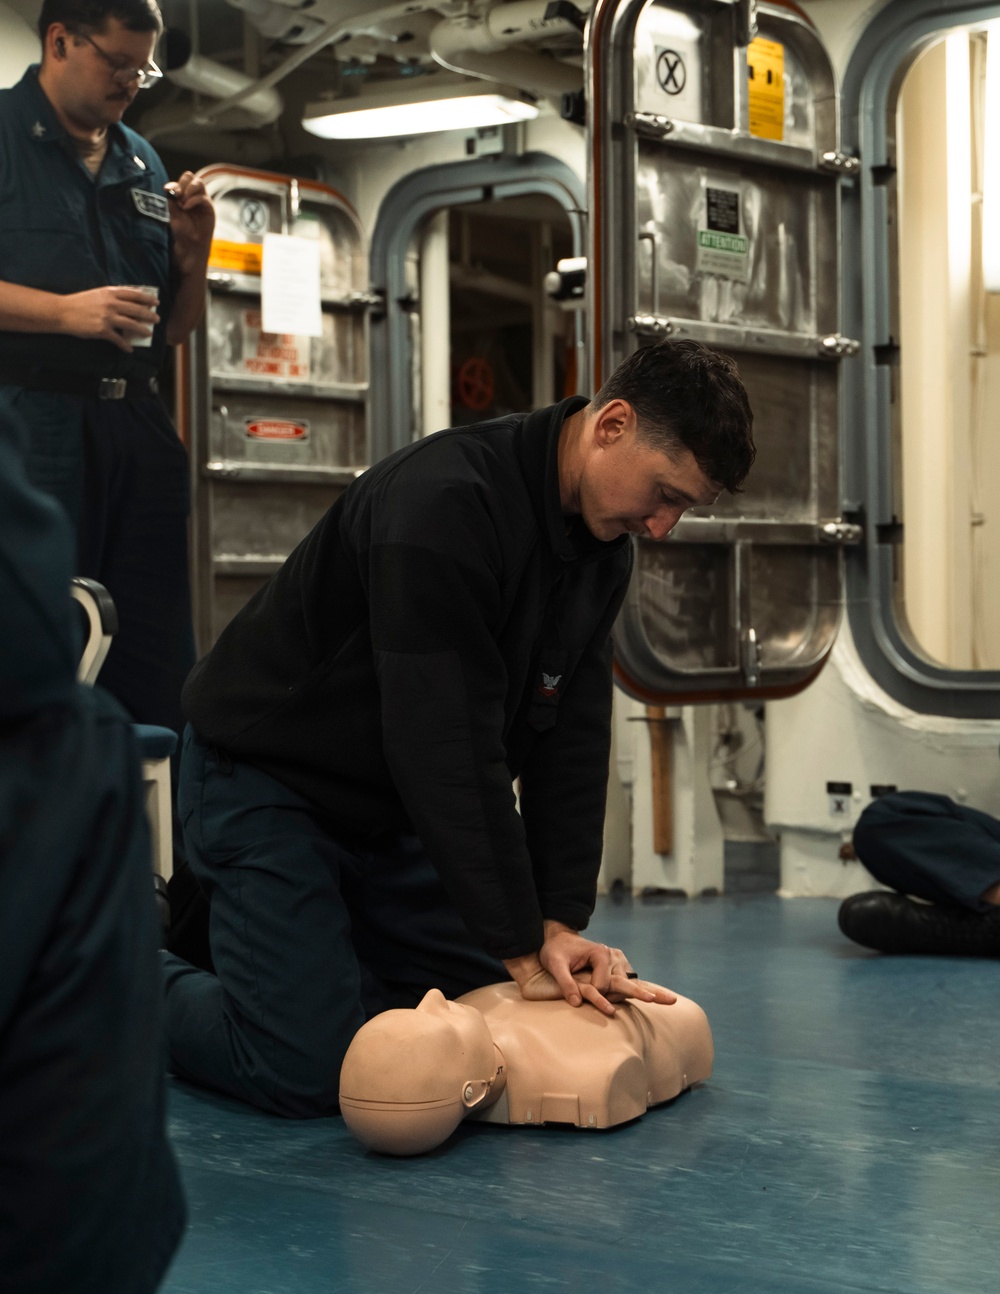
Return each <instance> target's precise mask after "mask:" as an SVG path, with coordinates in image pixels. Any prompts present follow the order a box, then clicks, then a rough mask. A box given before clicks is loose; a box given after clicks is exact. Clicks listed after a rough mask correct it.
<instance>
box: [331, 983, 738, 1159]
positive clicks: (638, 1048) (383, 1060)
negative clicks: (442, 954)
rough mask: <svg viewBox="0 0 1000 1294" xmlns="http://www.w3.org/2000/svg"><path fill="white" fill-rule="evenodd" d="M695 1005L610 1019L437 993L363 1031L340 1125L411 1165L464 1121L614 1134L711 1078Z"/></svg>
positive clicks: (353, 1051)
mask: <svg viewBox="0 0 1000 1294" xmlns="http://www.w3.org/2000/svg"><path fill="white" fill-rule="evenodd" d="M712 1059H713V1048H712V1033H711V1030H710V1029H709V1025H708V1020H707V1018H706V1016H705V1013H704V1011H702V1009H701V1007H700V1006H697V1005H696V1004H695V1003H694V1002H692V1001H690V1000H689V999H688V998H683V997H678V998H677V1001H676V1002H675V1003H674V1004H673V1005H671V1006H663V1005H660V1004H659V1003H646V1002H640V1001H637V1000H635V999H632V1000H630V1001H628V1002H625V1003H622V1004H621V1005H620V1006H619V1007H618V1009H617V1011H616V1012H615V1014H614V1015H613V1016H606V1015H602V1014H601V1013H600V1012H599V1011H597V1010H596V1009H594V1008H593V1007H591V1006H589V1005H587V1004H584V1005H583V1006H581V1007H573V1006H570V1005H569V1003H568V1002H566V1001H556V1002H527V1001H525V1000H524V999H523V998H522V997H521V995H520V991H519V989H518V987H517V985H516V984H513V983H505V984H493V985H490V986H489V987H487V988H481V989H476V990H475V991H474V992H472V993H466V994H465V995H464V996H463V997H461V998H458V999H457V1000H456V1001H454V1002H449V1001H447V1000H446V999H445V998H444V996H443V995H442V994H441V993H440V992H439V991H438V990H437V989H431V991H430V992H429V993H427V995H426V996H425V997H424V999H423V1001H422V1002H421V1003H420V1005H419V1006H418V1007H417V1008H416V1009H415V1010H396V1011H386V1012H384V1013H383V1014H382V1015H378V1016H375V1017H374V1019H372V1020H369V1022H368V1023H367V1024H366V1025H365V1026H364V1027H363V1028H362V1029H361V1030H360V1031H359V1032H358V1034H357V1035H356V1036H355V1038H354V1041H353V1042H352V1043H351V1046H350V1048H349V1049H348V1052H347V1056H346V1057H345V1060H344V1065H343V1069H342V1071H341V1077H340V1108H341V1112H342V1113H343V1116H344V1121H345V1122H346V1123H347V1126H348V1127H349V1128H350V1130H351V1131H352V1132H353V1133H354V1135H355V1136H356V1137H357V1138H358V1140H359V1141H361V1142H362V1143H363V1144H364V1145H366V1146H368V1147H369V1148H370V1149H372V1150H378V1151H381V1152H382V1153H384V1154H393V1155H415V1154H420V1153H421V1152H422V1151H426V1150H431V1149H433V1148H434V1147H435V1146H439V1145H440V1144H441V1142H442V1141H444V1140H445V1139H446V1138H447V1137H449V1136H450V1135H451V1133H452V1132H454V1130H455V1128H457V1127H458V1125H459V1123H460V1122H461V1121H462V1119H464V1118H466V1117H467V1116H469V1117H472V1118H475V1119H480V1120H482V1121H483V1122H487V1123H506V1124H532V1125H534V1124H544V1123H562V1124H574V1125H576V1126H577V1127H581V1128H610V1127H613V1126H615V1125H616V1124H619V1123H626V1122H628V1121H629V1120H630V1119H635V1118H638V1116H639V1115H641V1114H644V1113H645V1112H646V1110H647V1109H648V1108H649V1107H650V1106H653V1105H659V1104H660V1103H661V1102H663V1101H669V1100H671V1099H672V1098H673V1097H675V1096H677V1095H678V1094H679V1093H680V1092H682V1091H684V1089H685V1088H688V1087H690V1086H691V1085H692V1083H697V1082H700V1081H701V1080H703V1079H706V1078H708V1077H709V1075H710V1074H711V1072H712Z"/></svg>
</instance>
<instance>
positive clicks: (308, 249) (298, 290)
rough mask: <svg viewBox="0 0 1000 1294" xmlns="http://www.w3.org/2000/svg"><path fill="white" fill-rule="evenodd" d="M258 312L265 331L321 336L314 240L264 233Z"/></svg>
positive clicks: (316, 250) (317, 248)
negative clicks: (262, 318)
mask: <svg viewBox="0 0 1000 1294" xmlns="http://www.w3.org/2000/svg"><path fill="white" fill-rule="evenodd" d="M261 313H262V314H263V316H264V331H265V332H269V333H291V334H293V335H295V336H298V337H322V335H323V315H322V306H321V304H320V270H319V242H318V240H316V239H314V238H298V237H295V236H293V235H291V234H265V235H264V269H263V276H262V279H261Z"/></svg>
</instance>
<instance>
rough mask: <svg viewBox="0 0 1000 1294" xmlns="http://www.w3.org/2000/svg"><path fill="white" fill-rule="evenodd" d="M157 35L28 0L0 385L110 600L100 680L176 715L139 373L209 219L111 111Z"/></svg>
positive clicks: (161, 482)
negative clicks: (31, 49)
mask: <svg viewBox="0 0 1000 1294" xmlns="http://www.w3.org/2000/svg"><path fill="white" fill-rule="evenodd" d="M162 30H163V23H162V19H161V17H160V11H159V9H158V8H157V6H156V4H155V3H154V0H45V2H44V4H43V5H42V12H41V16H40V18H39V32H40V34H41V38H42V51H43V52H42V62H41V66H40V67H31V68H29V69H28V71H27V72H26V73H25V75H24V77H23V79H22V80H21V82H20V83H19V84H18V85H17V86H15V87H14V88H13V89H12V90H6V91H3V92H0V391H2V392H3V394H4V395H5V396H6V397H7V399H8V400H9V401H10V402H11V404H12V405H13V406H14V407H15V408H16V410H17V412H18V413H19V414H20V416H21V418H22V419H23V421H24V422H25V423H26V424H27V425H28V428H29V432H30V437H31V439H30V448H29V458H28V474H29V477H30V478H31V480H32V481H33V482H34V484H36V485H38V486H40V487H41V488H43V489H45V490H47V491H48V492H49V493H51V494H53V495H55V497H56V498H57V499H59V501H60V502H61V503H62V505H63V507H64V508H65V510H66V512H67V513H68V515H69V517H70V519H71V520H72V522H73V523H74V527H75V531H76V572H77V574H80V575H88V576H91V577H92V578H94V579H97V580H100V581H101V583H102V584H105V585H106V586H107V588H108V589H109V590H110V592H111V595H112V597H113V598H114V600H115V604H116V606H117V608H118V617H119V633H118V636H117V637H116V638H115V641H114V644H113V646H112V648H111V652H110V655H109V657H108V660H107V663H106V664H105V666H104V669H103V671H102V673H101V684H102V686H103V687H105V688H106V689H107V690H108V691H110V692H112V693H113V694H114V695H115V696H116V697H117V699H118V700H119V701H120V702H121V703H122V704H123V705H124V706H125V708H126V710H127V711H128V712H129V714H130V715H131V716H132V718H133V719H134V720H136V721H138V722H143V723H157V724H163V725H165V726H167V727H171V728H174V729H178V730H179V728H180V725H181V717H180V690H181V686H182V684H183V681H184V677H185V675H186V674H187V672H188V670H189V668H190V666H191V664H192V663H193V660H194V637H193V633H192V626H191V606H190V589H189V579H188V565H187V514H188V499H189V481H188V463H187V455H186V453H185V450H184V447H183V446H182V445H181V443H180V441H179V440H178V438H177V434H176V432H175V430H174V428H173V426H172V425H171V422H170V419H169V418H168V417H167V414H166V410H165V409H164V407H163V405H162V403H161V401H160V399H159V396H158V395H157V391H156V373H157V371H158V369H159V368H160V365H161V364H162V361H163V355H164V351H165V348H166V346H167V345H168V344H177V343H179V342H182V341H183V340H184V339H185V338H186V337H187V336H188V334H189V333H190V332H191V330H192V329H193V328H194V327H195V326H196V325H197V323H198V321H199V320H200V318H201V315H202V311H203V309H204V300H205V271H206V267H207V264H208V253H209V248H210V246H211V239H212V231H213V228H214V223H215V216H214V212H213V209H212V205H211V202H210V200H209V198H208V196H207V194H206V193H205V190H204V186H203V185H202V184H201V182H200V181H198V180H195V179H194V177H193V176H192V174H191V173H190V172H186V173H185V174H184V175H182V176H181V178H180V180H179V181H177V182H176V183H174V184H168V183H167V175H166V172H165V170H164V169H163V165H162V163H161V162H160V159H159V158H158V157H157V155H156V153H155V151H154V150H153V149H152V148H151V147H150V145H149V144H147V143H146V142H145V140H143V139H142V138H141V137H140V136H139V135H137V134H136V133H135V132H134V131H132V130H129V129H128V127H126V126H123V125H122V124H121V119H122V115H123V114H124V112H125V110H126V108H128V106H129V104H131V103H132V101H133V100H134V98H135V96H136V95H137V94H138V93H139V91H140V90H142V89H145V88H146V87H148V86H150V85H152V84H154V83H155V81H156V80H157V79H158V78H159V77H160V75H161V74H160V71H159V69H158V68H157V67H156V64H155V63H154V62H153V61H152V56H153V49H154V46H155V44H156V41H157V39H158V38H159V36H160V33H161V32H162Z"/></svg>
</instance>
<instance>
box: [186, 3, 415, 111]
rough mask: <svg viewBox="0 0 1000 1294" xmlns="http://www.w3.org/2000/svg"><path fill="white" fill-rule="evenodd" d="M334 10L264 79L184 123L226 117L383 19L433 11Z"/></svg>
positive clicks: (392, 7) (398, 6) (359, 6)
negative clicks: (331, 17)
mask: <svg viewBox="0 0 1000 1294" xmlns="http://www.w3.org/2000/svg"><path fill="white" fill-rule="evenodd" d="M319 7H320V9H321V11H322V9H325V7H326V5H325V4H323V3H322V0H321V5H320V6H319ZM336 8H337V13H338V16H337V18H336V19H335V20H333V21H331V22H330V23H329V25H328V26H326V27H323V28H321V29H320V31H319V32H318V33H317V35H315V36H314V37H313V38H312V39H311V40H309V41H307V42H306V43H305V44H304V45H300V46H299V47H298V49H296V50H295V51H294V52H293V53H291V54H289V55H288V57H287V58H286V59H284V60H283V61H282V62H281V63H279V64H278V66H277V67H275V68H273V69H272V70H271V71H270V72H268V73H267V75H266V76H262V77H260V79H259V80H257V81H252V82H251V83H250V84H249V85H247V86H245V87H244V88H243V89H242V90H239V91H237V92H236V93H235V94H231V95H229V97H228V98H226V99H223V101H222V102H221V103H217V104H213V105H212V106H211V107H210V108H205V109H202V110H201V111H199V112H196V113H192V114H191V115H190V117H189V118H188V123H189V124H190V125H192V126H203V125H207V124H208V123H209V122H212V121H216V120H217V119H218V118H220V117H222V116H224V115H225V114H226V113H228V112H229V110H230V109H231V108H236V107H239V106H241V105H242V104H243V103H244V102H245V101H246V100H247V99H249V98H251V97H252V96H253V95H255V94H256V93H257V92H258V91H260V90H270V89H271V87H272V86H275V85H277V84H278V82H279V81H283V80H284V79H285V77H286V76H289V75H290V74H291V73H292V72H294V71H295V70H296V68H298V67H301V65H302V64H303V63H305V62H306V61H307V59H310V58H312V56H313V55H314V54H318V53H319V52H320V50H323V49H326V47H327V46H328V45H332V44H333V43H334V42H335V41H338V40H341V39H342V38H343V37H344V36H349V35H350V34H351V33H352V32H354V31H358V30H364V29H366V28H370V27H372V26H374V25H376V24H377V23H379V22H381V21H383V20H385V19H387V18H397V17H400V16H401V15H403V14H406V13H418V12H420V13H422V12H423V11H425V10H427V9H431V8H433V0H396V2H395V3H392V4H388V5H385V6H380V7H378V8H376V9H372V8H371V0H337V4H336ZM314 12H315V10H314Z"/></svg>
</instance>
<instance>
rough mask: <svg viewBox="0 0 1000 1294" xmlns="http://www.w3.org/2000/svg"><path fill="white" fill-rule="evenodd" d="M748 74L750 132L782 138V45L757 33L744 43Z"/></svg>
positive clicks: (783, 77)
mask: <svg viewBox="0 0 1000 1294" xmlns="http://www.w3.org/2000/svg"><path fill="white" fill-rule="evenodd" d="M747 75H748V76H749V78H750V134H751V135H756V136H757V138H758V139H784V138H785V47H784V45H781V44H779V43H778V41H776V40H764V39H763V37H761V36H758V37H757V39H756V40H754V41H751V42H750V44H749V46H748V47H747Z"/></svg>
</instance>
